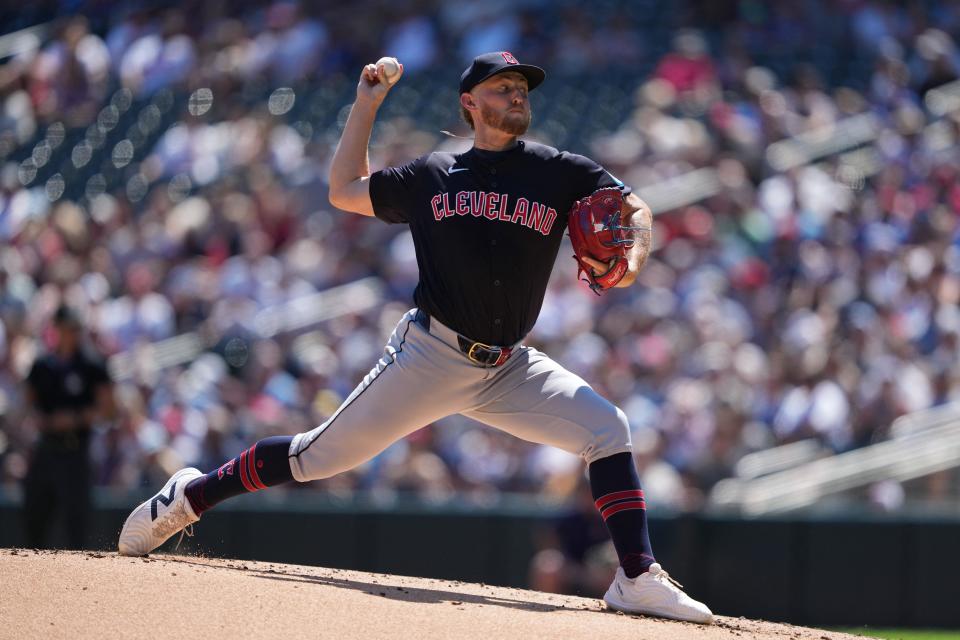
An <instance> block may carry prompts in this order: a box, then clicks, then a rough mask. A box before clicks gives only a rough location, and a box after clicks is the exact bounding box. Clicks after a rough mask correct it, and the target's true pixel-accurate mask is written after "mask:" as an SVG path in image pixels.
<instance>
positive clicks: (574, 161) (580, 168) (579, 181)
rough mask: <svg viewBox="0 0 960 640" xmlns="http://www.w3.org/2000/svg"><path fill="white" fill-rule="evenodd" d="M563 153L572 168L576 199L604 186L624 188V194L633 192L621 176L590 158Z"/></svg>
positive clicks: (571, 181) (571, 182)
mask: <svg viewBox="0 0 960 640" xmlns="http://www.w3.org/2000/svg"><path fill="white" fill-rule="evenodd" d="M563 155H564V156H566V157H565V160H566V161H567V163H568V165H569V167H570V169H571V174H572V175H571V178H570V182H569V184H570V185H571V186H572V187H573V188H574V189H575V191H576V193H574V194H573V197H574V199H580V198H583V197H584V196H588V195H590V194H591V193H593V192H594V191H596V190H597V189H603V188H604V187H620V188H621V189H622V190H623V195H627V194H628V193H631V192H632V189H630V187H628V186H627V185H625V184H624V183H623V182H622V181H621V180H620V179H619V178H617V177H616V176H615V175H613V174H612V173H610V172H609V171H607V170H606V169H604V168H603V167H601V166H600V165H599V164H597V163H596V162H594V161H593V160H591V159H590V158H588V157H586V156H581V155H578V154H576V153H565V154H563Z"/></svg>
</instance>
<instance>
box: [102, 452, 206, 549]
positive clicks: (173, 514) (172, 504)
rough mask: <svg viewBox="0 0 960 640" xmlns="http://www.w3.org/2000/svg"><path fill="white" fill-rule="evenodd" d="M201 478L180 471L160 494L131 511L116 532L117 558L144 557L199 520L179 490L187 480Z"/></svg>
mask: <svg viewBox="0 0 960 640" xmlns="http://www.w3.org/2000/svg"><path fill="white" fill-rule="evenodd" d="M202 475H203V474H202V473H201V472H200V471H199V470H197V469H193V468H187V469H181V470H180V471H177V472H176V473H175V474H173V476H171V478H170V479H169V480H167V484H165V485H163V489H161V490H160V493H158V494H157V495H155V496H153V497H152V498H150V499H149V500H147V501H146V502H144V503H143V504H141V505H140V506H139V507H137V508H136V509H134V510H133V512H132V513H131V514H130V515H129V516H127V521H126V522H124V523H123V529H122V530H121V531H120V542H119V543H118V544H117V548H118V550H119V551H120V555H122V556H145V555H147V554H148V553H150V552H151V551H153V550H154V549H156V548H157V547H159V546H160V545H162V544H163V543H164V542H166V541H167V540H168V539H169V538H170V536H172V535H173V534H175V533H176V532H178V531H181V530H183V529H184V528H185V527H188V526H190V525H191V524H193V523H194V522H196V521H197V520H199V519H200V516H197V515H196V514H194V513H193V508H192V507H191V506H190V501H189V500H187V498H186V496H184V495H183V490H184V489H186V488H187V484H189V483H190V481H191V480H193V479H194V478H199V477H200V476H202Z"/></svg>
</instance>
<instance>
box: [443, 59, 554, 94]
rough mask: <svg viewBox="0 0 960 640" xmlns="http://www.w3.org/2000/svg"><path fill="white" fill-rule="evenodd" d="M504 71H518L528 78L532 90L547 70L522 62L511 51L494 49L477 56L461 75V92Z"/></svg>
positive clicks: (528, 84) (541, 80)
mask: <svg viewBox="0 0 960 640" xmlns="http://www.w3.org/2000/svg"><path fill="white" fill-rule="evenodd" d="M504 71H516V72H517V73H519V74H521V75H523V77H525V78H526V79H527V87H528V88H529V89H530V90H531V91H532V90H533V89H535V88H536V87H537V85H539V84H540V83H541V82H543V79H544V78H545V77H546V75H547V74H546V72H544V70H543V69H541V68H540V67H535V66H533V65H532V64H520V63H519V62H517V59H516V58H514V57H513V54H512V53H510V52H509V51H493V52H491V53H485V54H483V55H480V56H477V57H476V58H474V59H473V62H472V63H471V64H470V66H469V67H467V69H466V71H464V72H463V75H461V76H460V93H467V92H468V91H470V89H473V88H474V87H475V86H477V85H478V84H480V83H481V82H483V81H484V80H486V79H487V78H489V77H491V76H495V75H497V74H498V73H503V72H504Z"/></svg>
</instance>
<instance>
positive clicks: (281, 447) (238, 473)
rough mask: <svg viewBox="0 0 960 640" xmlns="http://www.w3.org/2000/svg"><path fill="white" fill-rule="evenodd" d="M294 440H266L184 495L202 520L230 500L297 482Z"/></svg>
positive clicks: (194, 483)
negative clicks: (293, 466)
mask: <svg viewBox="0 0 960 640" xmlns="http://www.w3.org/2000/svg"><path fill="white" fill-rule="evenodd" d="M291 441H293V436H275V437H273V438H264V439H263V440H260V441H259V442H257V443H256V444H255V445H253V446H252V447H250V448H249V449H247V450H246V451H244V452H243V453H241V454H240V455H239V456H237V457H236V458H233V459H232V460H228V461H227V462H226V463H225V464H224V465H223V466H221V467H220V468H219V469H216V470H214V471H211V472H210V473H208V474H207V475H205V476H201V477H199V478H197V479H196V480H192V481H190V483H189V484H188V485H187V487H186V489H184V494H185V495H186V496H187V500H189V501H190V506H191V507H192V508H193V511H194V513H195V514H197V515H198V516H199V515H200V514H201V513H203V512H204V511H206V510H207V509H209V508H210V507H212V506H213V505H215V504H217V503H220V502H223V501H224V500H226V499H227V498H232V497H234V496H239V495H240V494H242V493H252V492H254V491H259V490H260V489H266V488H267V487H272V486H274V485H277V484H282V483H284V482H290V481H291V480H293V472H292V471H291V470H290V462H289V460H288V458H287V452H288V451H289V450H290V442H291Z"/></svg>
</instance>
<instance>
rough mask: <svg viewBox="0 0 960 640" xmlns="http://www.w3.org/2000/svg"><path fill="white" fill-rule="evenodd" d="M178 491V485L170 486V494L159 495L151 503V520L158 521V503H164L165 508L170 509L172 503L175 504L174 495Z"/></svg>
mask: <svg viewBox="0 0 960 640" xmlns="http://www.w3.org/2000/svg"><path fill="white" fill-rule="evenodd" d="M176 490H177V483H176V482H174V483H173V484H171V485H170V493H168V494H167V495H166V496H164V495H163V494H162V493H158V494H157V495H155V496H154V497H153V500H151V501H150V519H151V520H156V519H157V503H158V502H162V503H163V506H165V507H169V506H170V503H172V502H173V494H174V492H175V491H176Z"/></svg>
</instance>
